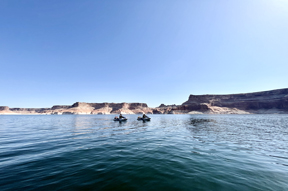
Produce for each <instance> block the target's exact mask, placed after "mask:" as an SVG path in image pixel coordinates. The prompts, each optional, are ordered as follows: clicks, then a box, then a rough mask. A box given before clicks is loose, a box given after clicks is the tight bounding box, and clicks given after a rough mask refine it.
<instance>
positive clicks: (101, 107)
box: [0, 88, 288, 115]
mask: <svg viewBox="0 0 288 191" xmlns="http://www.w3.org/2000/svg"><path fill="white" fill-rule="evenodd" d="M119 113H123V114H143V113H148V114H186V113H187V114H202V113H205V114H250V113H256V114H257V113H288V88H286V89H279V90H271V91H263V92H255V93H243V94H227V95H190V96H189V98H188V100H187V101H186V102H184V103H183V104H182V105H175V104H173V105H164V104H161V105H160V106H159V107H156V108H149V107H148V105H147V104H146V103H85V102H76V103H74V104H73V105H55V106H53V107H51V108H9V107H7V106H0V114H52V115H57V114H119Z"/></svg>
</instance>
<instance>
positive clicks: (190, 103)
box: [157, 88, 288, 114]
mask: <svg viewBox="0 0 288 191" xmlns="http://www.w3.org/2000/svg"><path fill="white" fill-rule="evenodd" d="M157 112H160V113H190V114H196V113H206V114H250V113H252V114H261V113H263V114H266V113H288V88H286V89H278V90H271V91H263V92H255V93H243V94H227V95H190V96H189V99H188V100H187V101H186V102H184V103H183V104H182V105H177V106H165V105H164V104H161V105H160V106H159V107H158V110H157Z"/></svg>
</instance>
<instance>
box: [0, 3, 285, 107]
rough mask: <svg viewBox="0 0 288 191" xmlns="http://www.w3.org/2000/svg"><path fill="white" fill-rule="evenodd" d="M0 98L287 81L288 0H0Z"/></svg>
mask: <svg viewBox="0 0 288 191" xmlns="http://www.w3.org/2000/svg"><path fill="white" fill-rule="evenodd" d="M0 71H1V75H0V89H1V94H0V105H5V106H9V107H51V106H52V105H57V104H63V105H65V104H67V105H70V104H72V103H74V102H76V101H81V102H145V103H147V104H148V105H149V106H158V105H160V104H161V103H164V104H174V103H175V104H182V103H183V102H185V101H186V100H187V99H188V96H189V95H190V94H228V93H246V92H255V91H264V90H271V89H279V88H287V87H288V86H287V84H288V83H287V82H288V75H287V71H288V1H286V0H269V1H268V0H253V1H251V0H233V1H228V0H218V1H214V0H203V1H198V0H194V1H193V0H182V1H181V0H180V1H174V0H173V1H172V0H157V1H155V0H146V1H144V0H140V1H134V0H123V1H118V0H114V1H113V0H107V1H100V0H99V1H97V0H81V1H80V0H77V1H76V0H69V1H68V0H61V1H59V0H49V1H44V0H43V1H38V0H25V1H20V0H18V1H17V0H1V1H0Z"/></svg>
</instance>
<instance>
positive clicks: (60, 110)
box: [0, 102, 153, 115]
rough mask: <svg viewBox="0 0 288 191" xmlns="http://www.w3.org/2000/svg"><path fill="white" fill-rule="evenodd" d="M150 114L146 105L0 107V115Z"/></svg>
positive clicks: (105, 104) (89, 104) (107, 104)
mask: <svg viewBox="0 0 288 191" xmlns="http://www.w3.org/2000/svg"><path fill="white" fill-rule="evenodd" d="M120 113H122V114H143V113H148V114H152V113H153V110H152V109H151V108H149V107H148V105H147V104H146V103H85V102H76V103H74V104H73V105H70V106H69V105H55V106H53V107H52V108H9V107H7V106H0V114H52V115H73V114H120Z"/></svg>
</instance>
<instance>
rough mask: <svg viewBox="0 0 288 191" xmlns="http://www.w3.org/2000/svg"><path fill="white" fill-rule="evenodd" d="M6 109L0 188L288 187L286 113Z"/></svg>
mask: <svg viewBox="0 0 288 191" xmlns="http://www.w3.org/2000/svg"><path fill="white" fill-rule="evenodd" d="M113 117H114V116H112V115H84V116H82V115H63V116H62V115H59V116H57V115H56V116H0V190H1V191H5V190H143V191H146V190H227V191H233V190H239V191H240V190H241V191H243V190H244V191H249V190H253V191H254V190H265V191H266V190H273V191H277V190H283V191H284V190H288V115H151V117H152V120H151V121H150V122H146V123H143V122H142V121H137V120H135V119H136V118H137V116H136V115H127V117H128V121H127V122H122V123H119V122H114V121H112V118H113Z"/></svg>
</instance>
